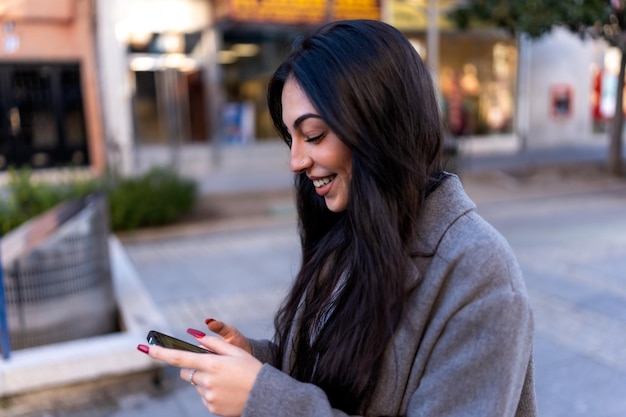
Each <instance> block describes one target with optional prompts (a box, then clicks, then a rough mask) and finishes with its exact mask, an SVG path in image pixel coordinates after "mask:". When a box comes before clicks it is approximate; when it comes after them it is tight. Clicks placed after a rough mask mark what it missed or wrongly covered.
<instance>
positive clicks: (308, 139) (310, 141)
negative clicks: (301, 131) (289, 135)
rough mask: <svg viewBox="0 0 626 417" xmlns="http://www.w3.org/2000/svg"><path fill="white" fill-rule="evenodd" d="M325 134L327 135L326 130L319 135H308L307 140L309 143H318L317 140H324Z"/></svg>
mask: <svg viewBox="0 0 626 417" xmlns="http://www.w3.org/2000/svg"><path fill="white" fill-rule="evenodd" d="M324 136H326V132H324V133H322V134H319V135H317V136H313V137H307V138H306V139H305V141H306V142H309V143H316V142H319V141H320V140H322V139H323V138H324Z"/></svg>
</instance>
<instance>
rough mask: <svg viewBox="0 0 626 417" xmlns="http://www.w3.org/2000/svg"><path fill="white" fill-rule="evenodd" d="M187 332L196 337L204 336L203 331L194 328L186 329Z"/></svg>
mask: <svg viewBox="0 0 626 417" xmlns="http://www.w3.org/2000/svg"><path fill="white" fill-rule="evenodd" d="M187 333H189V334H190V335H192V336H193V337H197V338H201V337H204V336H206V334H205V333H203V332H201V331H200V330H196V329H187Z"/></svg>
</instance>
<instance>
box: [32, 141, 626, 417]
mask: <svg viewBox="0 0 626 417" xmlns="http://www.w3.org/2000/svg"><path fill="white" fill-rule="evenodd" d="M564 154H565V156H562V155H563V150H561V153H559V155H561V156H560V157H559V158H562V160H561V159H558V158H557V159H558V160H559V161H560V162H561V163H562V165H560V166H558V167H552V168H550V167H549V166H550V165H553V164H550V163H549V162H548V159H546V158H548V157H547V156H545V152H543V153H542V152H538V153H536V154H533V153H527V154H524V155H519V154H518V155H511V156H502V155H499V156H496V157H489V156H484V157H483V156H475V157H473V159H472V160H471V161H470V162H471V164H470V165H471V166H466V170H465V173H464V174H463V175H462V180H463V183H464V186H465V187H466V190H467V191H468V193H469V194H470V196H471V197H472V198H473V199H474V200H475V201H476V202H477V204H478V210H479V212H480V213H481V214H482V215H483V216H484V217H485V218H486V219H487V220H488V221H490V222H491V223H492V224H493V225H494V226H495V227H496V228H497V229H498V230H500V231H501V232H502V233H503V234H504V236H505V237H506V238H507V239H508V240H509V242H510V243H511V245H512V246H513V249H514V251H515V253H516V254H517V256H518V258H519V260H520V263H521V265H522V269H523V271H524V274H525V279H526V282H527V286H528V290H529V295H530V298H531V302H532V305H533V309H534V312H535V321H536V335H535V361H536V363H535V367H536V383H537V387H536V388H537V397H538V402H539V407H540V416H542V417H624V416H626V395H625V394H626V272H624V271H626V256H625V255H624V254H626V180H625V179H618V178H613V177H609V176H606V175H604V173H603V172H602V169H601V168H599V167H601V165H602V161H603V150H602V149H600V148H598V147H586V148H573V149H571V150H568V151H567V152H564ZM552 157H555V156H554V155H553V156H552ZM466 162H467V161H466ZM242 163H243V161H242ZM259 164H260V163H259ZM255 166H256V165H255ZM232 169H233V171H236V169H235V167H233V168H232ZM226 171H227V170H226ZM253 171H254V170H253ZM262 173H263V175H261V177H262V180H263V181H262V184H256V185H255V188H254V189H247V190H245V191H246V192H245V193H238V192H224V189H223V188H220V185H219V184H218V183H219V182H220V181H222V182H223V181H226V180H227V179H228V178H230V181H231V182H230V183H229V184H230V186H232V188H231V189H233V190H237V189H238V188H237V187H238V186H240V185H241V182H245V176H244V175H239V176H238V177H233V176H230V175H228V173H227V172H223V174H222V176H220V175H214V176H213V177H212V178H211V179H209V178H207V179H206V180H205V181H206V182H205V183H204V184H203V187H204V189H205V190H209V191H207V192H206V193H205V197H206V198H203V200H202V204H201V205H200V206H199V209H198V210H197V211H196V212H195V213H193V214H192V215H190V216H189V217H188V218H187V219H186V221H185V222H183V223H181V224H179V225H176V226H175V227H165V228H159V229H153V230H143V231H141V232H138V233H132V234H125V235H121V236H120V238H121V240H122V243H123V244H124V247H125V248H126V250H127V251H128V254H129V256H130V258H131V259H132V261H133V263H134V265H135V267H136V269H137V271H138V273H139V275H140V277H141V278H142V280H143V282H144V284H145V286H146V288H147V289H148V291H149V292H150V295H151V296H152V298H153V300H154V301H155V302H156V304H157V305H159V306H160V307H161V308H162V311H163V314H164V316H165V317H166V319H167V320H168V324H169V327H170V328H172V329H176V330H175V335H176V336H179V337H181V338H183V339H186V340H190V338H189V336H187V334H186V333H185V329H186V328H187V327H197V328H199V329H203V327H204V319H205V318H207V317H215V318H219V319H222V320H225V321H228V322H231V323H233V324H234V325H236V326H238V327H239V328H240V329H241V330H242V331H243V332H244V333H245V334H247V335H249V336H251V337H270V336H271V335H272V319H273V314H274V312H275V310H276V307H277V306H278V304H279V303H280V301H281V299H282V297H283V295H284V293H285V291H286V289H287V287H288V285H289V284H290V281H291V278H292V277H293V275H294V272H295V271H296V270H297V267H298V259H299V248H298V239H297V235H296V227H295V211H294V208H293V201H292V194H291V191H290V190H289V189H288V188H287V186H288V185H289V179H288V178H287V177H286V176H285V175H284V174H283V173H282V171H281V173H280V174H275V173H274V172H273V171H272V170H271V169H269V168H263V170H262ZM248 175H254V172H248ZM222 186H223V183H222ZM142 342H143V340H138V341H137V343H142ZM137 354H138V355H141V353H139V352H138V353H137ZM142 383H143V384H148V383H147V382H146V381H137V382H136V384H142ZM201 415H204V416H210V415H211V414H210V413H208V411H206V409H205V408H204V407H203V406H202V404H201V402H200V400H199V398H198V396H197V394H196V392H195V390H194V389H193V387H191V386H190V385H189V384H188V383H187V382H185V381H182V380H180V379H179V378H178V377H177V372H176V370H174V369H172V368H165V372H164V379H163V381H162V383H161V386H160V387H156V388H155V387H154V386H148V385H146V386H145V389H143V388H142V387H135V388H134V389H132V390H128V392H126V393H119V392H116V393H114V394H111V395H109V396H108V399H107V400H106V401H98V402H97V403H94V404H93V406H91V407H83V408H82V409H80V410H74V411H67V410H65V411H62V410H51V411H50V412H48V413H45V414H41V413H40V414H32V415H29V416H28V417H105V416H107V417H144V416H145V417H165V416H168V417H169V416H180V417H191V416H194V417H195V416H201Z"/></svg>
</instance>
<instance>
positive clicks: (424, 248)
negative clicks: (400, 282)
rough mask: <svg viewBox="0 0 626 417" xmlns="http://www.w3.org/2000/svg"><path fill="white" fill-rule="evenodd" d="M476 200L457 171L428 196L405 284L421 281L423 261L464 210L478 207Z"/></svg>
mask: <svg viewBox="0 0 626 417" xmlns="http://www.w3.org/2000/svg"><path fill="white" fill-rule="evenodd" d="M475 209H476V204H475V203H474V202H473V201H472V200H471V199H470V198H469V196H468V195H467V194H466V193H465V190H464V189H463V185H462V184H461V180H460V179H459V177H458V176H457V175H455V174H448V175H447V176H446V177H445V178H444V179H443V180H442V181H441V182H440V183H439V185H438V186H437V188H435V189H434V190H433V191H432V192H431V193H430V194H429V195H428V197H427V198H426V200H425V202H424V207H423V210H422V214H421V217H420V220H419V222H418V226H417V238H416V240H415V244H414V246H413V249H412V253H411V255H412V257H413V260H414V262H412V263H411V264H410V267H409V268H410V270H409V273H408V276H407V282H406V285H405V288H406V289H407V291H409V290H411V289H413V288H415V287H416V286H417V285H418V284H419V282H420V281H421V279H420V278H421V274H420V269H421V268H420V265H421V264H422V262H424V261H425V260H428V259H430V258H432V257H433V256H434V255H435V253H436V252H437V248H438V246H439V243H440V242H441V240H442V239H443V236H444V235H445V233H446V232H447V231H448V229H449V228H450V226H452V224H454V222H455V221H456V220H457V219H458V218H459V217H461V216H463V215H464V214H466V213H468V212H470V211H472V210H475Z"/></svg>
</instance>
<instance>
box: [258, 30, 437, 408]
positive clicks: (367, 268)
mask: <svg viewBox="0 0 626 417" xmlns="http://www.w3.org/2000/svg"><path fill="white" fill-rule="evenodd" d="M289 77H293V78H294V79H295V80H296V81H297V83H298V84H299V85H300V87H301V88H302V89H303V90H304V91H305V92H306V94H307V96H308V98H309V99H310V100H311V103H312V104H313V106H314V107H315V108H316V110H317V111H318V112H319V114H320V116H321V117H322V118H323V119H324V121H325V122H326V123H327V125H328V126H329V128H330V129H331V130H332V131H333V132H334V133H335V134H337V136H338V137H339V138H340V139H341V140H342V141H343V142H344V143H345V144H346V145H347V146H348V147H349V148H350V149H351V151H352V176H351V180H350V189H349V197H348V206H347V208H346V210H345V211H343V212H340V213H333V212H331V211H329V210H328V209H327V208H326V206H325V203H324V200H323V199H322V198H321V197H319V196H318V195H317V194H316V193H315V190H314V187H313V185H312V183H311V181H310V180H308V179H307V178H306V176H305V175H304V174H296V178H295V185H296V190H297V209H298V214H299V233H300V239H301V244H302V265H301V269H300V271H299V273H298V275H297V277H296V279H295V282H294V285H293V287H292V288H291V292H290V294H289V295H288V297H287V299H286V300H285V302H284V304H283V306H282V307H281V309H280V310H279V311H278V312H277V314H276V318H275V326H276V336H275V340H276V342H277V344H278V346H279V356H280V357H279V360H281V361H282V360H283V359H284V357H285V355H287V354H289V352H288V351H287V349H293V352H292V353H293V356H294V358H295V359H294V361H293V363H292V364H290V369H289V371H290V373H291V375H292V376H293V377H295V378H297V379H299V380H301V381H305V382H311V383H314V384H315V385H317V386H319V387H321V388H322V389H323V390H324V391H325V392H326V394H327V395H328V397H329V400H330V402H331V404H332V405H333V407H335V408H339V409H342V410H344V411H345V412H348V413H355V412H357V411H363V410H364V409H365V408H366V407H367V406H368V403H367V400H368V398H370V397H371V394H372V391H373V389H374V386H375V383H376V380H377V377H378V376H379V374H380V368H381V363H382V358H383V354H384V352H385V349H386V347H387V346H388V342H389V340H391V338H392V335H393V333H394V331H395V329H396V327H397V325H398V322H399V320H400V318H401V316H402V313H403V309H404V304H405V297H406V296H405V287H404V285H405V279H406V275H407V268H408V265H409V262H410V251H411V250H410V248H411V246H412V244H413V243H414V241H415V239H416V238H417V236H416V224H417V221H418V218H419V216H420V210H421V207H422V204H423V201H424V199H425V195H426V192H427V189H428V185H429V183H430V181H431V179H432V177H433V176H434V175H436V174H437V173H438V172H439V171H440V170H441V162H440V158H441V146H442V130H441V121H440V115H439V108H438V104H437V99H436V95H435V91H434V87H433V83H432V80H431V76H430V74H429V72H428V71H427V69H426V67H425V66H424V64H423V62H422V60H421V59H420V57H419V55H418V54H417V52H416V51H415V49H414V48H413V46H412V45H411V44H410V43H409V41H408V40H407V39H406V38H405V37H404V35H402V34H401V33H400V32H399V31H398V30H396V29H395V28H393V27H392V26H389V25H387V24H385V23H382V22H379V21H369V20H353V21H339V22H333V23H329V24H326V25H324V26H322V27H320V28H319V29H317V30H315V31H314V32H313V33H311V34H310V35H308V36H306V37H303V38H301V39H299V40H298V41H297V42H296V43H295V44H294V49H293V51H292V53H291V54H290V56H289V57H288V58H287V59H286V60H285V61H284V62H283V63H282V64H281V66H280V67H279V68H278V69H277V70H276V72H275V73H274V75H273V77H272V78H271V80H270V82H269V85H268V104H269V109H270V114H271V117H272V120H273V122H274V126H275V127H276V129H277V131H278V133H279V134H280V136H281V137H282V138H283V140H284V141H285V142H286V143H287V144H288V145H291V138H290V136H289V133H288V132H287V129H286V127H285V125H284V123H283V120H282V107H281V97H282V91H283V87H284V84H285V82H286V80H287V79H288V78H289ZM329 306H330V307H329ZM294 325H296V327H295V328H296V329H298V332H297V334H296V337H295V339H294V340H289V337H290V334H291V331H292V328H293V326H294ZM313 336H315V337H313Z"/></svg>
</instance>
